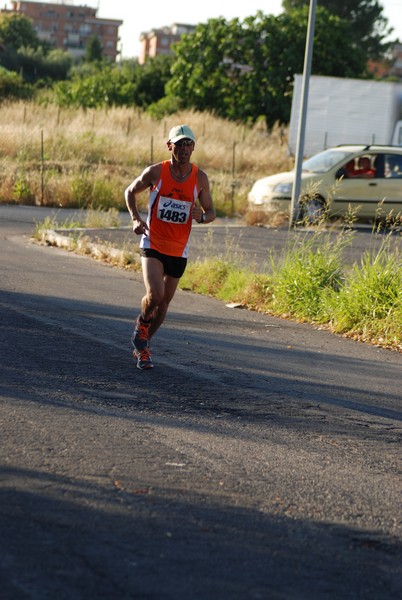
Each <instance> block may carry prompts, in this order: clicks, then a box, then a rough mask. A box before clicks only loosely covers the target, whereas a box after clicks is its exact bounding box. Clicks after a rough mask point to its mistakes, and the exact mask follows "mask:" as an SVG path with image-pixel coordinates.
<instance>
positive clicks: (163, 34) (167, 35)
mask: <svg viewBox="0 0 402 600" xmlns="http://www.w3.org/2000/svg"><path fill="white" fill-rule="evenodd" d="M194 30H195V25H185V24H183V23H173V25H171V26H170V27H162V28H161V29H152V30H151V31H145V32H143V33H141V35H140V54H139V57H138V62H139V63H140V65H143V64H144V62H145V61H146V59H147V58H154V57H155V56H157V55H158V54H171V53H172V44H173V43H174V42H178V41H179V40H180V38H181V36H182V35H183V34H184V33H193V31H194Z"/></svg>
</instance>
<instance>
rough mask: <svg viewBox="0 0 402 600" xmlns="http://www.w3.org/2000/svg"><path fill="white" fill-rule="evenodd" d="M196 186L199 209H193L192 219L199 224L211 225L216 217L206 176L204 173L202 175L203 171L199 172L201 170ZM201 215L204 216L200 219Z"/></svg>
mask: <svg viewBox="0 0 402 600" xmlns="http://www.w3.org/2000/svg"><path fill="white" fill-rule="evenodd" d="M198 186H199V189H200V193H199V195H198V200H199V202H200V205H201V208H200V207H197V206H196V207H194V210H193V218H194V219H195V220H196V221H198V222H199V223H200V222H203V223H212V221H214V220H215V217H216V213H215V208H214V203H213V200H212V196H211V190H210V187H209V180H208V176H207V174H206V173H204V171H201V169H200V170H199V173H198ZM202 215H204V217H202ZM202 218H203V220H202Z"/></svg>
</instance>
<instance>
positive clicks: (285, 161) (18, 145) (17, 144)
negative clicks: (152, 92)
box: [0, 102, 293, 214]
mask: <svg viewBox="0 0 402 600" xmlns="http://www.w3.org/2000/svg"><path fill="white" fill-rule="evenodd" d="M176 123H188V124H190V125H191V127H192V128H193V129H194V131H195V133H196V136H197V144H196V150H195V153H194V162H196V163H197V164H198V165H199V166H200V167H201V168H202V169H204V170H205V171H206V172H207V173H208V175H209V178H210V180H211V184H212V190H213V195H214V199H215V203H216V206H217V210H218V213H220V214H231V213H237V214H244V213H245V211H246V206H247V193H248V191H249V189H250V187H251V185H252V183H253V182H254V181H255V180H256V179H258V178H259V177H263V176H266V175H270V174H272V173H275V172H278V171H281V170H288V169H289V168H291V167H292V166H293V159H292V158H290V157H289V156H288V154H287V146H286V136H285V134H284V132H283V131H282V130H280V129H279V128H276V129H275V130H274V131H273V132H270V133H268V132H267V131H266V128H265V125H264V124H263V123H262V122H260V123H257V124H256V125H255V126H254V127H246V126H245V125H241V124H237V123H233V122H228V121H225V120H223V119H219V118H217V117H215V116H213V115H210V114H205V113H197V112H191V111H186V112H180V113H177V114H176V115H173V116H172V117H170V118H169V119H163V120H162V121H155V120H153V119H151V118H150V117H149V116H147V115H145V114H144V113H142V112H140V111H138V110H135V109H129V108H113V109H108V110H86V111H84V110H79V109H60V108H58V107H55V106H46V107H45V106H39V105H36V104H33V103H30V102H15V103H9V104H2V107H1V111H0V202H16V203H32V204H37V205H52V206H61V207H66V206H77V207H83V206H95V207H99V206H103V207H104V208H110V207H116V208H122V207H123V206H124V201H123V190H124V189H125V187H126V186H127V185H128V184H129V183H130V181H131V180H132V179H133V178H134V177H135V176H136V175H137V174H138V173H139V172H140V171H141V170H142V169H143V168H144V167H145V166H147V165H148V164H150V163H152V162H158V161H161V160H164V159H166V157H167V156H168V155H167V152H166V138H167V134H168V131H169V129H170V127H171V126H172V125H174V124H176ZM42 141H43V146H42ZM42 152H43V154H42ZM42 156H43V162H42ZM42 166H43V171H42ZM145 198H146V197H145V196H144V202H145Z"/></svg>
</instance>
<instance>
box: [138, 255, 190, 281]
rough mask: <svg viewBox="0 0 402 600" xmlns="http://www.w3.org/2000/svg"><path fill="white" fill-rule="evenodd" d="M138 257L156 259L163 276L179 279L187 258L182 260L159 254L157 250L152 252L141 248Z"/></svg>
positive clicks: (179, 257)
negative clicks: (159, 262) (162, 270)
mask: <svg viewBox="0 0 402 600" xmlns="http://www.w3.org/2000/svg"><path fill="white" fill-rule="evenodd" d="M140 256H144V257H145V258H157V259H158V260H160V261H161V263H162V264H163V269H164V273H165V275H169V277H175V278H177V279H180V277H181V276H182V275H183V273H184V271H185V270H186V266H187V258H183V257H182V256H168V255H167V254H161V253H160V252H158V251H157V250H152V249H151V248H141V249H140Z"/></svg>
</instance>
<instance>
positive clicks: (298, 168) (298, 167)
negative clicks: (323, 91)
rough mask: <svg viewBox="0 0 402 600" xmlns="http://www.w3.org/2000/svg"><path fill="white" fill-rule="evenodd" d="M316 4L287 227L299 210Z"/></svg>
mask: <svg viewBox="0 0 402 600" xmlns="http://www.w3.org/2000/svg"><path fill="white" fill-rule="evenodd" d="M316 5H317V0H310V10H309V16H308V26H307V38H306V48H305V54H304V67H303V82H302V95H301V105H300V114H299V128H298V133H297V144H296V162H295V179H294V182H293V188H292V200H291V204H290V216H289V229H290V228H291V227H293V225H294V222H295V217H296V215H295V212H296V211H297V212H299V196H300V187H301V172H302V163H303V152H304V138H305V133H306V117H307V103H308V88H309V83H310V74H311V62H312V57H313V43H314V25H315V13H316Z"/></svg>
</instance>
